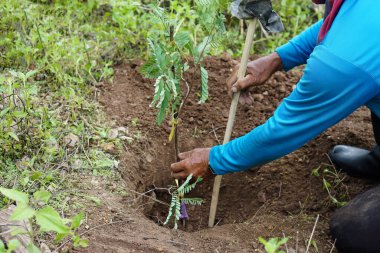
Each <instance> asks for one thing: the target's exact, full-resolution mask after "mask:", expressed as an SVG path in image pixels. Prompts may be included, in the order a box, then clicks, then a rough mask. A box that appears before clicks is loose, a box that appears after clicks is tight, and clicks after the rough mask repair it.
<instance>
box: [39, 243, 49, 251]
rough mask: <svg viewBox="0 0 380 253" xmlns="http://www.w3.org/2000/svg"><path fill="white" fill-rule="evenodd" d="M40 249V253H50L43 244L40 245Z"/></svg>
mask: <svg viewBox="0 0 380 253" xmlns="http://www.w3.org/2000/svg"><path fill="white" fill-rule="evenodd" d="M40 249H41V253H51V250H50V249H49V247H48V246H47V245H46V244H45V243H41V245H40Z"/></svg>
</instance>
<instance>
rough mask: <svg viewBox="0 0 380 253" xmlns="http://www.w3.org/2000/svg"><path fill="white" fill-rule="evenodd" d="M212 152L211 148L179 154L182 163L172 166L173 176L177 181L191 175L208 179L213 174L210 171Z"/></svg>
mask: <svg viewBox="0 0 380 253" xmlns="http://www.w3.org/2000/svg"><path fill="white" fill-rule="evenodd" d="M210 150H211V148H196V149H193V150H192V151H189V152H185V153H181V154H179V155H178V157H179V158H180V159H181V161H180V162H177V163H173V164H172V165H171V166H170V167H171V170H172V176H173V177H174V178H177V179H183V178H186V177H187V176H188V175H190V174H193V177H194V178H197V177H206V176H208V175H210V174H212V173H211V171H210V169H209V155H210Z"/></svg>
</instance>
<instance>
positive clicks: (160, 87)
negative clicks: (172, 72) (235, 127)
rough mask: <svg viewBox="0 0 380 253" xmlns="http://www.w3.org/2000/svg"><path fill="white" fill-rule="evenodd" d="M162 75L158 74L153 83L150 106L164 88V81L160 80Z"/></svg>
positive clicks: (158, 97)
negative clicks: (152, 95)
mask: <svg viewBox="0 0 380 253" xmlns="http://www.w3.org/2000/svg"><path fill="white" fill-rule="evenodd" d="M163 77H164V75H161V76H159V77H158V78H157V79H156V82H155V83H154V97H153V101H152V103H151V104H150V106H151V107H153V106H154V105H155V104H156V103H157V102H158V101H159V99H160V98H161V94H162V91H163V89H164V82H163V80H162V78H163ZM163 96H165V91H164V93H163ZM160 100H161V99H160Z"/></svg>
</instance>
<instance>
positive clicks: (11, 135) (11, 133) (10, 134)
mask: <svg viewBox="0 0 380 253" xmlns="http://www.w3.org/2000/svg"><path fill="white" fill-rule="evenodd" d="M7 134H8V136H10V137H12V138H13V139H15V140H16V141H20V140H19V138H18V137H17V134H15V133H14V132H8V133H7Z"/></svg>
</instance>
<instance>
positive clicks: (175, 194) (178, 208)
mask: <svg viewBox="0 0 380 253" xmlns="http://www.w3.org/2000/svg"><path fill="white" fill-rule="evenodd" d="M192 177H193V175H189V176H188V177H187V178H186V180H185V182H183V183H182V184H181V185H179V182H178V180H177V179H176V186H175V187H173V188H172V189H174V190H173V191H172V192H171V193H170V194H171V196H172V198H171V203H170V208H169V213H168V216H167V218H166V220H165V222H164V225H166V224H168V222H169V221H170V219H173V222H174V229H177V228H178V221H179V220H180V219H187V218H188V214H187V210H186V204H188V205H201V204H202V203H203V199H201V198H187V197H185V194H188V193H189V192H190V191H191V190H193V189H194V188H195V186H196V185H197V184H198V183H200V182H202V178H201V177H198V178H197V180H196V181H195V182H194V183H190V180H191V179H192Z"/></svg>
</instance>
